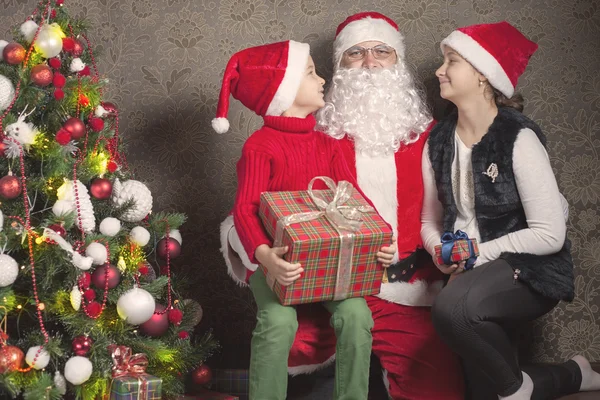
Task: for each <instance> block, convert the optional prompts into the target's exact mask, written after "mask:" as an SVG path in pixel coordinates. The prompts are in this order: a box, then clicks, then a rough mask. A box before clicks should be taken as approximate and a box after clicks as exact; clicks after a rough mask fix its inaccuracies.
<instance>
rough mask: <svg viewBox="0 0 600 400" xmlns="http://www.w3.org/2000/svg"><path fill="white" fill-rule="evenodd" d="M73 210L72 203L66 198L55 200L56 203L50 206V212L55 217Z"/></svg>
mask: <svg viewBox="0 0 600 400" xmlns="http://www.w3.org/2000/svg"><path fill="white" fill-rule="evenodd" d="M73 211H74V210H73V204H72V203H71V202H70V201H68V200H56V203H54V205H53V206H52V212H53V213H54V215H56V216H57V217H61V216H63V215H66V214H68V213H70V212H73Z"/></svg>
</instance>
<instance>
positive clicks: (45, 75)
mask: <svg viewBox="0 0 600 400" xmlns="http://www.w3.org/2000/svg"><path fill="white" fill-rule="evenodd" d="M52 77H53V74H52V70H51V69H50V67H49V66H47V65H46V64H38V65H36V66H35V67H33V68H31V81H32V82H33V83H35V84H36V85H38V86H41V87H44V86H48V85H49V84H51V83H52Z"/></svg>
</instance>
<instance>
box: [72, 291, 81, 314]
mask: <svg viewBox="0 0 600 400" xmlns="http://www.w3.org/2000/svg"><path fill="white" fill-rule="evenodd" d="M70 299H71V306H72V307H73V309H74V310H75V311H79V308H80V307H81V292H80V291H79V288H78V287H77V285H75V286H73V289H71V296H70Z"/></svg>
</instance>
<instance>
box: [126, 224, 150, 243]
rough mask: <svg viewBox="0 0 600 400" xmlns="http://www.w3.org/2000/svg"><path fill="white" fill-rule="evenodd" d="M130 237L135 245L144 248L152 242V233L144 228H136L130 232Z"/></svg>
mask: <svg viewBox="0 0 600 400" xmlns="http://www.w3.org/2000/svg"><path fill="white" fill-rule="evenodd" d="M129 237H130V238H131V241H132V242H133V243H135V244H137V245H138V246H142V247H144V246H145V245H147V244H148V242H149V241H150V232H148V230H147V229H146V228H144V227H143V226H136V227H135V228H133V229H132V230H131V232H129Z"/></svg>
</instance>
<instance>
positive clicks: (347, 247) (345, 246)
mask: <svg viewBox="0 0 600 400" xmlns="http://www.w3.org/2000/svg"><path fill="white" fill-rule="evenodd" d="M316 181H323V182H324V183H325V185H327V187H328V188H329V189H331V190H332V191H333V200H331V201H330V202H328V201H327V200H326V198H325V195H324V194H325V193H323V191H320V190H314V189H313V186H314V184H315V182H316ZM353 191H354V186H352V184H351V183H350V182H348V181H339V182H338V183H337V184H336V183H335V182H334V181H333V179H331V178H329V177H327V176H317V177H314V178H313V179H312V180H311V181H310V183H309V184H308V195H309V196H310V198H311V199H312V201H313V202H314V203H315V205H316V206H317V207H318V208H319V210H320V211H309V212H304V213H297V214H291V215H287V216H285V217H281V218H280V219H279V220H277V226H276V228H275V240H274V246H275V247H279V246H281V245H282V242H283V232H284V230H285V228H286V227H288V226H289V225H291V224H296V223H300V222H308V221H312V220H315V219H317V218H320V217H322V216H325V218H327V219H328V220H329V222H331V225H332V226H333V227H334V228H335V229H336V230H337V232H338V234H339V235H340V240H341V244H340V246H341V247H340V256H339V259H338V269H337V277H336V284H335V293H334V298H333V299H334V300H343V299H345V298H346V297H347V296H348V292H349V291H350V284H351V283H352V254H353V252H354V238H355V232H357V231H359V230H360V227H361V225H362V214H363V213H367V212H373V211H375V210H374V209H373V207H371V206H358V207H356V206H347V205H345V204H346V203H347V202H348V200H350V199H351V198H352V193H353ZM267 283H268V284H269V285H270V286H271V287H272V286H273V284H275V280H274V279H273V277H272V276H270V274H267Z"/></svg>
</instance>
